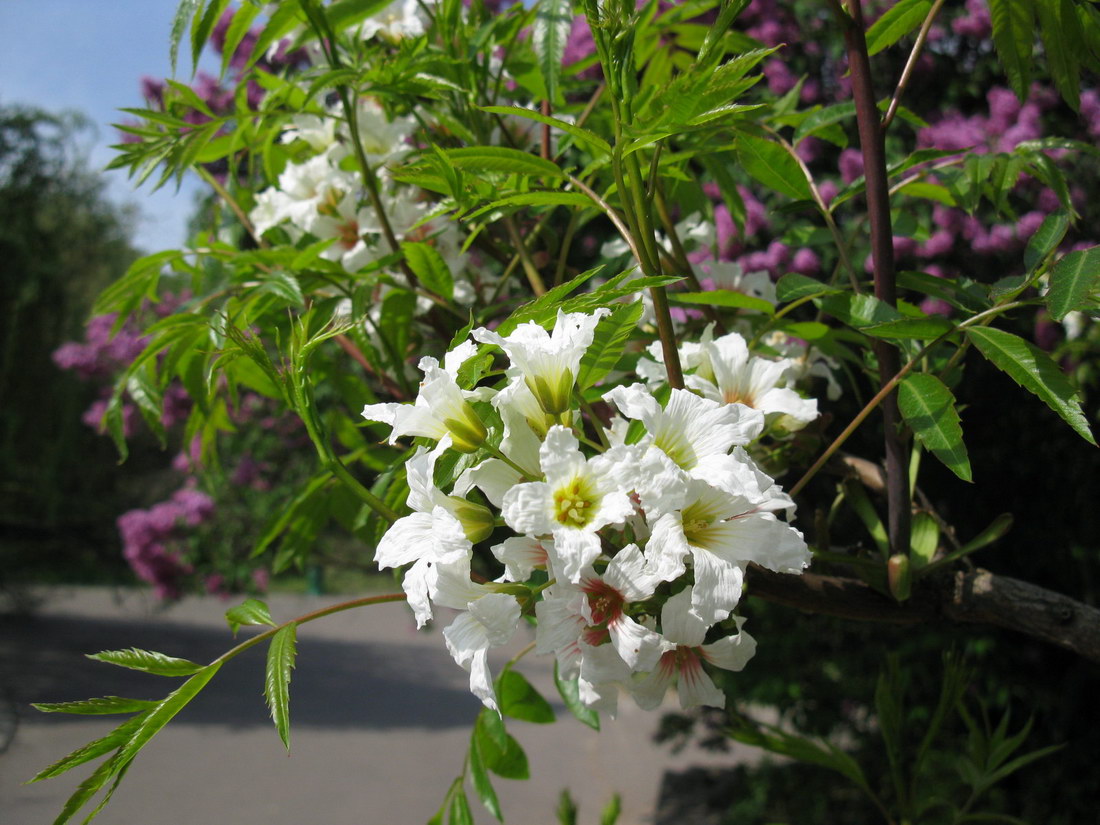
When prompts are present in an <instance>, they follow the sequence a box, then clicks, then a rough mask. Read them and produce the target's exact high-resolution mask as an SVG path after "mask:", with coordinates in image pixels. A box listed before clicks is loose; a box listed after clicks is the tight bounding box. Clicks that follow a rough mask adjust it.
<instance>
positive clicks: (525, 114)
mask: <svg viewBox="0 0 1100 825" xmlns="http://www.w3.org/2000/svg"><path fill="white" fill-rule="evenodd" d="M478 108H479V109H481V111H483V112H489V113H490V114H497V115H515V116H516V117H522V118H527V119H528V120H533V121H535V122H536V123H545V124H546V125H547V126H552V127H554V128H555V129H560V130H561V131H563V132H565V133H566V134H569V135H572V136H573V137H574V138H576V139H577V140H579V141H581V142H582V143H584V144H585V145H586V146H587V147H588V148H589V150H595V151H596V152H598V153H599V154H601V155H604V156H610V155H611V144H609V143H608V142H607V141H606V140H604V139H603V138H601V137H600V136H599V135H597V134H596V133H595V132H590V131H589V130H587V129H583V128H581V127H580V126H576V125H574V124H572V123H566V122H565V121H564V120H559V119H558V118H556V117H547V116H546V115H542V114H539V113H538V112H536V111H534V110H533V109H524V108H523V107H522V106H479V107H478Z"/></svg>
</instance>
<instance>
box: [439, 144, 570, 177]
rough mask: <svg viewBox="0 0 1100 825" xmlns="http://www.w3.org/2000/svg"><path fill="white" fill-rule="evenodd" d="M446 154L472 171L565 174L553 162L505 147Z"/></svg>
mask: <svg viewBox="0 0 1100 825" xmlns="http://www.w3.org/2000/svg"><path fill="white" fill-rule="evenodd" d="M443 155H444V156H445V157H446V158H447V160H449V161H450V162H451V163H452V164H454V165H455V166H456V167H457V168H459V169H462V170H464V171H471V172H504V173H507V174H515V175H533V176H536V177H551V178H564V177H565V173H564V172H562V170H561V168H560V167H559V166H558V165H557V164H556V163H554V162H553V161H549V160H546V159H544V158H540V157H539V156H538V155H532V154H531V153H530V152H523V151H521V150H519V149H509V148H507V147H504V146H471V147H468V148H464V149H446V150H444V152H443Z"/></svg>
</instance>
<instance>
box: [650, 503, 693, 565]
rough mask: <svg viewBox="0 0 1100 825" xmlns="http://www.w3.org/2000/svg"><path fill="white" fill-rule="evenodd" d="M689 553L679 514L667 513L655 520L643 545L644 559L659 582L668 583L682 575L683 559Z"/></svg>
mask: <svg viewBox="0 0 1100 825" xmlns="http://www.w3.org/2000/svg"><path fill="white" fill-rule="evenodd" d="M690 551H691V548H690V547H689V546H688V542H687V537H686V536H685V535H684V524H683V522H682V521H681V519H680V514H679V513H668V514H666V515H663V516H661V517H660V518H659V519H657V523H656V524H654V525H653V533H652V535H651V536H650V537H649V541H647V542H646V545H645V557H646V563H647V564H648V565H649V568H650V570H652V571H653V573H654V574H655V575H657V576H658V577H660V579H661V581H666V582H670V581H672V580H673V579H675V578H677V577H679V576H682V575H683V574H684V571H685V570H686V567H685V566H684V557H685V556H687V554H688V553H689V552H690Z"/></svg>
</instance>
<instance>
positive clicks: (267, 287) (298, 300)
mask: <svg viewBox="0 0 1100 825" xmlns="http://www.w3.org/2000/svg"><path fill="white" fill-rule="evenodd" d="M259 291H260V292H269V293H271V294H272V295H277V296H278V297H280V298H282V299H283V300H284V301H286V302H287V303H288V304H291V305H292V306H298V307H304V306H305V305H306V299H305V296H304V295H302V286H301V284H299V283H298V279H297V278H295V277H294V275H293V274H291V273H290V272H288V271H287V270H285V269H272V270H271V271H270V272H265V273H263V278H262V281H261V283H260V288H259Z"/></svg>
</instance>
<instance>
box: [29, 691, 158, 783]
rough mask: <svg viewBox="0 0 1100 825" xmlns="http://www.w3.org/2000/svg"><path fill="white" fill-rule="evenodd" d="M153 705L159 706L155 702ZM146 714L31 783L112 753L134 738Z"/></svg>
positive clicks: (134, 718) (72, 754) (69, 756)
mask: <svg viewBox="0 0 1100 825" xmlns="http://www.w3.org/2000/svg"><path fill="white" fill-rule="evenodd" d="M152 704H154V705H155V704H157V703H156V702H153V703H152ZM145 715H146V714H145V713H139V714H138V715H137V716H134V717H132V718H130V719H127V720H126V721H125V722H123V723H122V724H121V725H119V726H118V727H117V728H115V729H114V730H112V731H111V732H110V733H108V734H107V735H106V736H102V737H100V738H99V739H95V740H93V741H91V742H89V743H88V744H86V745H82V746H81V747H79V748H77V749H76V750H75V751H73V752H72V753H70V754H69V755H68V756H65V757H63V758H62V759H58V760H57V761H56V762H54V763H53V764H52V765H50V766H49V767H47V768H43V769H42V770H40V771H39V772H38V773H37V774H35V775H34V778H33V779H31V780H30V782H41V781H42V780H43V779H52V778H53V777H55V776H60V775H61V774H63V773H65V772H66V771H70V770H72V769H73V768H75V767H76V766H77V765H83V764H84V763H85V762H90V761H92V760H93V759H98V758H99V757H101V756H103V754H105V753H110V752H111V751H113V750H116V749H117V748H120V747H122V745H123V744H124V743H126V742H128V741H129V739H130V737H131V736H133V734H134V731H136V730H137V729H138V727H139V726H140V725H141V723H142V720H143V719H144V718H145Z"/></svg>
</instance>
